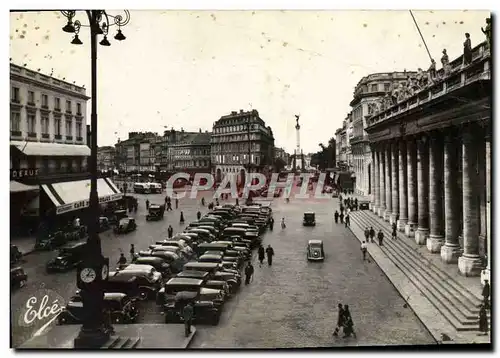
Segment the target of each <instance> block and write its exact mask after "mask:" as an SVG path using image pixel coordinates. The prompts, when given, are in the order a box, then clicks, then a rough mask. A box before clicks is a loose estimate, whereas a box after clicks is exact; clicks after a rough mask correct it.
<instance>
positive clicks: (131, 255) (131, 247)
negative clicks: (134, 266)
mask: <svg viewBox="0 0 500 358" xmlns="http://www.w3.org/2000/svg"><path fill="white" fill-rule="evenodd" d="M134 260H135V247H134V244H130V261H131V262H134Z"/></svg>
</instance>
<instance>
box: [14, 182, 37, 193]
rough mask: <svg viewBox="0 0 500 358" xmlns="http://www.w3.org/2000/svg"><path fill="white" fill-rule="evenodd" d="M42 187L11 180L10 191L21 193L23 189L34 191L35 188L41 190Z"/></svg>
mask: <svg viewBox="0 0 500 358" xmlns="http://www.w3.org/2000/svg"><path fill="white" fill-rule="evenodd" d="M39 189H40V187H38V186H34V185H26V184H23V183H19V182H17V181H15V180H11V181H10V192H11V193H20V192H23V191H33V190H39Z"/></svg>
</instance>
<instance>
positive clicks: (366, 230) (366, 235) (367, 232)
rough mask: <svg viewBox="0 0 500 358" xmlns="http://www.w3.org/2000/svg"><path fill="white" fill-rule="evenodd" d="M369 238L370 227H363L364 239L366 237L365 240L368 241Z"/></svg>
mask: <svg viewBox="0 0 500 358" xmlns="http://www.w3.org/2000/svg"><path fill="white" fill-rule="evenodd" d="M369 238H370V229H368V228H365V239H366V242H368V241H369Z"/></svg>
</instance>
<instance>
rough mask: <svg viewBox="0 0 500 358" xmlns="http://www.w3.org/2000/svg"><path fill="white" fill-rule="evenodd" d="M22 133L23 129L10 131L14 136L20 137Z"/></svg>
mask: <svg viewBox="0 0 500 358" xmlns="http://www.w3.org/2000/svg"><path fill="white" fill-rule="evenodd" d="M21 134H22V133H21V131H10V135H11V136H13V137H20V136H21Z"/></svg>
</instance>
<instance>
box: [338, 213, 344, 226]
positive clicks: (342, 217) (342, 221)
mask: <svg viewBox="0 0 500 358" xmlns="http://www.w3.org/2000/svg"><path fill="white" fill-rule="evenodd" d="M339 218H340V223H341V224H343V223H344V213H343V212H340V216H339Z"/></svg>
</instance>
